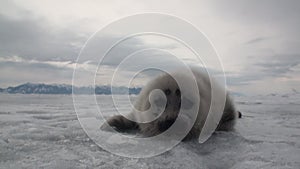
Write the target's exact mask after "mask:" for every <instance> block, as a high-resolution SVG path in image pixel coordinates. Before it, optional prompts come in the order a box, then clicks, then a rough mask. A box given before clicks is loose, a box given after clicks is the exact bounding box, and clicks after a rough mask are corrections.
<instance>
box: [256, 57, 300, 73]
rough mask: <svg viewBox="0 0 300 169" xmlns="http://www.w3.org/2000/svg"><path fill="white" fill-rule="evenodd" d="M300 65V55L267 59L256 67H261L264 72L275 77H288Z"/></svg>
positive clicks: (259, 62)
mask: <svg viewBox="0 0 300 169" xmlns="http://www.w3.org/2000/svg"><path fill="white" fill-rule="evenodd" d="M298 64H300V54H282V55H274V56H270V57H266V58H265V60H263V61H258V62H257V63H256V64H255V65H256V66H258V67H260V68H261V70H262V72H263V73H265V74H266V75H269V76H273V77H280V76H287V74H288V73H289V72H290V71H292V68H293V67H295V66H297V65H298Z"/></svg>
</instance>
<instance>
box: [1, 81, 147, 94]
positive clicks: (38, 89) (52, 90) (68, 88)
mask: <svg viewBox="0 0 300 169" xmlns="http://www.w3.org/2000/svg"><path fill="white" fill-rule="evenodd" d="M73 89H74V93H75V94H94V93H95V94H99V95H101V94H106V95H109V94H112V93H114V94H128V93H129V94H139V93H140V91H141V88H127V87H124V86H120V87H112V88H111V87H110V86H105V85H104V86H96V87H95V88H94V87H76V86H74V88H73ZM0 92H2V93H10V94H18V93H20V94H72V85H65V84H35V83H25V84H21V85H18V86H15V87H8V88H6V89H1V88H0Z"/></svg>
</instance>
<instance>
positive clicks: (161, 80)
mask: <svg viewBox="0 0 300 169" xmlns="http://www.w3.org/2000/svg"><path fill="white" fill-rule="evenodd" d="M190 68H191V72H192V73H193V75H194V77H193V78H194V79H195V81H196V83H197V87H198V91H199V96H200V100H199V101H200V103H199V104H198V105H199V109H198V112H197V115H196V119H195V123H194V124H192V127H191V129H190V131H189V132H188V134H187V135H186V136H185V137H184V140H189V139H193V138H198V137H199V135H200V132H201V130H202V128H203V126H204V123H205V121H206V118H207V116H208V112H209V109H210V105H211V95H212V94H211V88H212V87H211V86H212V85H211V83H217V82H216V81H215V80H213V79H210V78H209V76H208V74H207V72H205V71H203V69H201V68H199V67H190ZM173 75H176V76H177V77H179V78H182V79H184V78H186V77H185V76H187V75H186V74H182V73H181V72H179V71H177V72H176V71H175V72H172V73H170V74H167V73H164V74H162V75H160V76H158V77H156V78H154V79H153V80H151V81H150V82H149V83H148V84H147V85H146V86H145V87H143V89H142V90H141V92H140V94H139V96H138V97H137V100H136V102H135V104H134V108H135V110H132V112H131V113H129V114H128V116H126V117H124V116H122V115H116V116H113V117H111V118H109V119H108V120H107V123H105V124H104V125H103V126H101V129H107V128H108V125H109V126H111V127H113V128H114V129H116V130H118V131H126V130H132V129H137V130H139V131H140V132H141V133H142V135H144V136H146V137H150V136H155V135H158V134H160V133H162V132H164V131H166V130H167V129H168V128H170V126H172V124H173V123H174V122H175V120H176V118H177V117H178V114H179V110H180V108H181V107H183V106H184V107H188V106H189V105H192V104H193V101H192V100H187V101H184V102H185V103H184V104H183V103H182V101H183V99H182V97H183V94H182V93H181V90H180V88H179V85H178V83H177V82H176V80H175V79H174V78H173V77H174V76H173ZM218 86H219V85H218ZM219 88H220V89H219V91H221V92H222V91H224V92H225V97H226V101H225V105H224V109H223V112H221V113H222V115H221V116H222V117H221V116H220V117H221V120H220V121H219V124H218V126H217V128H216V130H219V131H220V130H222V131H230V130H233V129H234V125H235V121H236V118H237V117H238V114H239V112H238V111H236V109H235V107H234V103H233V101H232V99H231V98H230V97H229V94H228V93H227V92H226V91H225V90H226V89H225V88H222V87H220V86H219ZM155 89H159V90H161V91H163V93H164V95H165V98H166V102H163V101H162V100H161V99H156V98H152V100H151V96H150V93H151V92H152V91H154V90H155ZM194 93H195V92H194ZM151 104H156V105H161V104H162V105H163V107H164V110H163V111H162V113H159V112H155V111H153V110H152V111H147V110H149V109H150V107H151ZM136 110H138V111H136ZM141 112H143V113H141ZM153 114H155V115H153ZM153 116H156V118H153ZM128 117H129V118H128ZM140 119H144V121H145V122H138V120H140ZM148 119H149V121H147V120H148Z"/></svg>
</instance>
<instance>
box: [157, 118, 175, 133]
mask: <svg viewBox="0 0 300 169" xmlns="http://www.w3.org/2000/svg"><path fill="white" fill-rule="evenodd" d="M175 120H176V119H168V120H165V121H161V122H159V123H158V128H159V131H161V132H163V131H166V130H167V129H168V128H169V127H171V126H172V125H173V123H174V122H175Z"/></svg>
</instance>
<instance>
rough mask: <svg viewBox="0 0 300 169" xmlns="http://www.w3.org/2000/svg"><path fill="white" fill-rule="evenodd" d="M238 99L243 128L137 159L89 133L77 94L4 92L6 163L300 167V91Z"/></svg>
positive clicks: (0, 116) (0, 105)
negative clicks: (82, 123)
mask: <svg viewBox="0 0 300 169" xmlns="http://www.w3.org/2000/svg"><path fill="white" fill-rule="evenodd" d="M81 97H82V100H83V102H82V103H81V105H80V106H81V108H82V110H86V111H87V112H89V111H93V110H90V109H89V107H90V106H89V104H91V100H89V99H86V98H88V97H86V96H81ZM85 97H86V98H85ZM107 97H108V96H97V100H98V101H99V102H101V103H103V104H102V105H105V106H106V107H105V109H104V112H105V114H104V115H105V116H106V117H108V116H111V115H112V114H111V113H110V112H111V111H110V109H112V104H110V103H109V102H108V99H107ZM235 101H236V103H237V107H238V109H239V110H240V111H241V112H243V118H242V119H239V120H238V123H237V126H236V132H217V133H215V134H214V135H213V136H212V137H211V138H210V139H209V140H208V141H207V142H205V143H204V144H199V143H197V142H196V141H192V142H183V143H180V144H179V145H177V146H175V147H174V148H173V149H172V150H170V151H168V152H166V153H163V154H161V155H158V156H155V157H151V158H145V159H135V158H125V157H120V156H116V155H113V154H111V153H109V152H107V151H105V150H103V149H102V148H100V147H98V146H97V145H96V144H95V143H94V142H93V141H92V140H91V139H89V137H88V136H87V135H86V134H85V132H84V130H83V129H82V128H81V126H80V124H79V122H78V120H77V116H76V113H75V111H74V107H73V102H72V96H70V95H18V94H16V95H9V94H1V95H0V168H3V169H6V168H75V169H76V168H212V169H213V168H216V169H219V168H225V169H227V168H235V169H246V168H249V169H254V168H270V169H271V168H282V169H288V168H295V169H298V168H300V116H299V115H300V112H299V110H300V94H291V95H284V96H280V95H270V96H255V97H254V96H252V97H246V96H240V97H236V98H235ZM129 110H130V108H129V107H124V109H122V111H124V112H126V111H129Z"/></svg>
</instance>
